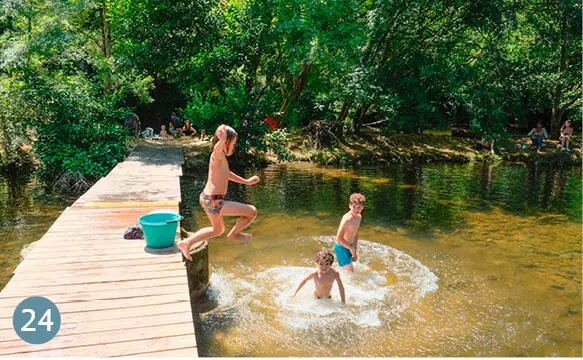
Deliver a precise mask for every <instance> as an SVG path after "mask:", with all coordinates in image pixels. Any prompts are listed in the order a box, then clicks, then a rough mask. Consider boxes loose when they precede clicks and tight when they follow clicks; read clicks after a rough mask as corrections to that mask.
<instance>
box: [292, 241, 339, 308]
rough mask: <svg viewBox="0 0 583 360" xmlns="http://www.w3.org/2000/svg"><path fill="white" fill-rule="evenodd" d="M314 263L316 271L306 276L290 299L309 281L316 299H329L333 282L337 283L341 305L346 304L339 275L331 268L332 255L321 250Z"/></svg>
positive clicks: (327, 251)
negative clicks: (316, 267)
mask: <svg viewBox="0 0 583 360" xmlns="http://www.w3.org/2000/svg"><path fill="white" fill-rule="evenodd" d="M316 263H317V264H318V269H317V270H316V271H314V272H313V273H311V274H310V275H308V276H307V277H306V278H305V279H304V280H302V282H301V283H300V285H299V286H298V288H297V289H296V291H295V292H294V294H293V295H292V298H293V297H294V296H296V294H297V293H298V291H300V289H301V288H302V287H303V286H304V285H305V284H306V283H307V282H308V281H309V280H312V279H313V280H314V287H315V289H314V296H315V297H316V298H317V299H330V298H331V297H332V295H330V293H331V292H332V285H334V281H336V282H337V283H338V291H340V300H342V304H346V299H345V297H344V285H342V280H341V279H340V274H339V273H338V271H336V270H334V269H332V268H331V266H332V264H333V263H334V255H332V253H331V252H330V251H329V250H327V249H322V250H320V251H319V252H318V254H316Z"/></svg>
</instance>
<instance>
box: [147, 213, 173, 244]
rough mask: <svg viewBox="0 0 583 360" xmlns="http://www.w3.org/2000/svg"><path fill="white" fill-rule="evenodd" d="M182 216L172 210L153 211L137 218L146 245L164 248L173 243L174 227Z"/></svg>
mask: <svg viewBox="0 0 583 360" xmlns="http://www.w3.org/2000/svg"><path fill="white" fill-rule="evenodd" d="M180 220H182V216H180V215H178V214H176V213H173V212H154V213H150V214H147V215H144V216H141V217H140V218H139V219H138V224H140V226H141V227H142V230H143V231H144V236H145V237H146V245H148V247H151V248H165V247H170V246H172V245H174V238H175V237H176V228H177V227H178V222H179V221H180Z"/></svg>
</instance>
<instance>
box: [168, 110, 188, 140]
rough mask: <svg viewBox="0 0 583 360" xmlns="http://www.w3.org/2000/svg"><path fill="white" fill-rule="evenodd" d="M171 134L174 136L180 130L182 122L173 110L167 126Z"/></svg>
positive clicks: (182, 126) (182, 125)
mask: <svg viewBox="0 0 583 360" xmlns="http://www.w3.org/2000/svg"><path fill="white" fill-rule="evenodd" d="M168 128H169V130H170V133H171V134H172V136H176V135H178V134H180V133H181V132H182V129H183V128H184V124H183V123H182V119H180V118H179V117H178V116H177V115H176V113H175V112H173V113H172V115H170V126H169V127H168Z"/></svg>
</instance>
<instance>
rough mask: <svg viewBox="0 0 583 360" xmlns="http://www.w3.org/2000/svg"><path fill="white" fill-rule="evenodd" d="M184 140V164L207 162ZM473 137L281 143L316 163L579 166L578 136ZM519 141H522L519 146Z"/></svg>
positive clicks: (260, 160) (244, 160)
mask: <svg viewBox="0 0 583 360" xmlns="http://www.w3.org/2000/svg"><path fill="white" fill-rule="evenodd" d="M173 141H179V142H181V143H182V144H183V145H184V146H185V158H186V159H185V167H186V169H187V170H189V169H190V170H192V171H199V170H200V169H204V168H206V166H207V164H208V153H209V147H208V146H209V142H208V141H200V139H179V140H173ZM476 142H477V140H476V139H469V138H459V137H452V136H451V135H450V133H449V132H437V131H435V132H428V133H425V134H395V135H391V136H382V135H381V134H380V133H376V132H367V133H364V134H363V135H362V136H361V137H358V138H356V137H349V138H347V139H346V141H345V142H344V143H342V144H339V145H335V146H330V147H326V148H322V149H314V148H313V147H312V146H311V145H310V143H309V142H308V140H307V138H306V137H305V136H302V135H301V134H300V133H292V134H290V136H289V141H288V142H287V144H286V148H287V150H288V151H289V152H290V153H291V155H292V156H293V158H294V159H295V160H296V161H307V162H312V163H317V164H321V165H332V166H358V165H378V164H399V163H409V162H415V163H434V162H450V163H465V162H470V161H507V162H522V163H537V164H541V165H575V166H581V139H580V138H576V139H575V141H574V144H573V145H572V146H571V151H570V152H567V151H560V150H559V143H558V141H557V140H546V141H545V146H544V147H543V150H542V152H541V153H537V152H536V150H533V149H532V148H531V146H530V139H529V138H528V137H511V138H509V139H507V140H505V141H504V142H500V144H499V145H498V144H497V145H496V146H495V153H494V154H491V153H490V152H489V151H486V150H476V148H475V145H476ZM523 145H527V146H526V148H525V149H523ZM231 161H232V162H234V163H238V164H240V165H256V166H262V165H265V164H266V163H273V162H278V161H279V160H278V157H277V155H276V154H275V153H273V152H272V151H270V150H267V151H255V150H253V151H251V152H250V153H247V154H238V155H237V156H235V157H234V158H233V159H232V160H231Z"/></svg>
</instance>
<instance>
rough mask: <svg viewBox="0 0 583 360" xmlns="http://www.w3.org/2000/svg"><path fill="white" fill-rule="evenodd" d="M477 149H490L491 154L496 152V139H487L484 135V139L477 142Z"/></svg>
mask: <svg viewBox="0 0 583 360" xmlns="http://www.w3.org/2000/svg"><path fill="white" fill-rule="evenodd" d="M476 150H490V154H494V139H491V140H487V139H486V138H485V137H482V140H480V142H479V143H477V144H476Z"/></svg>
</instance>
